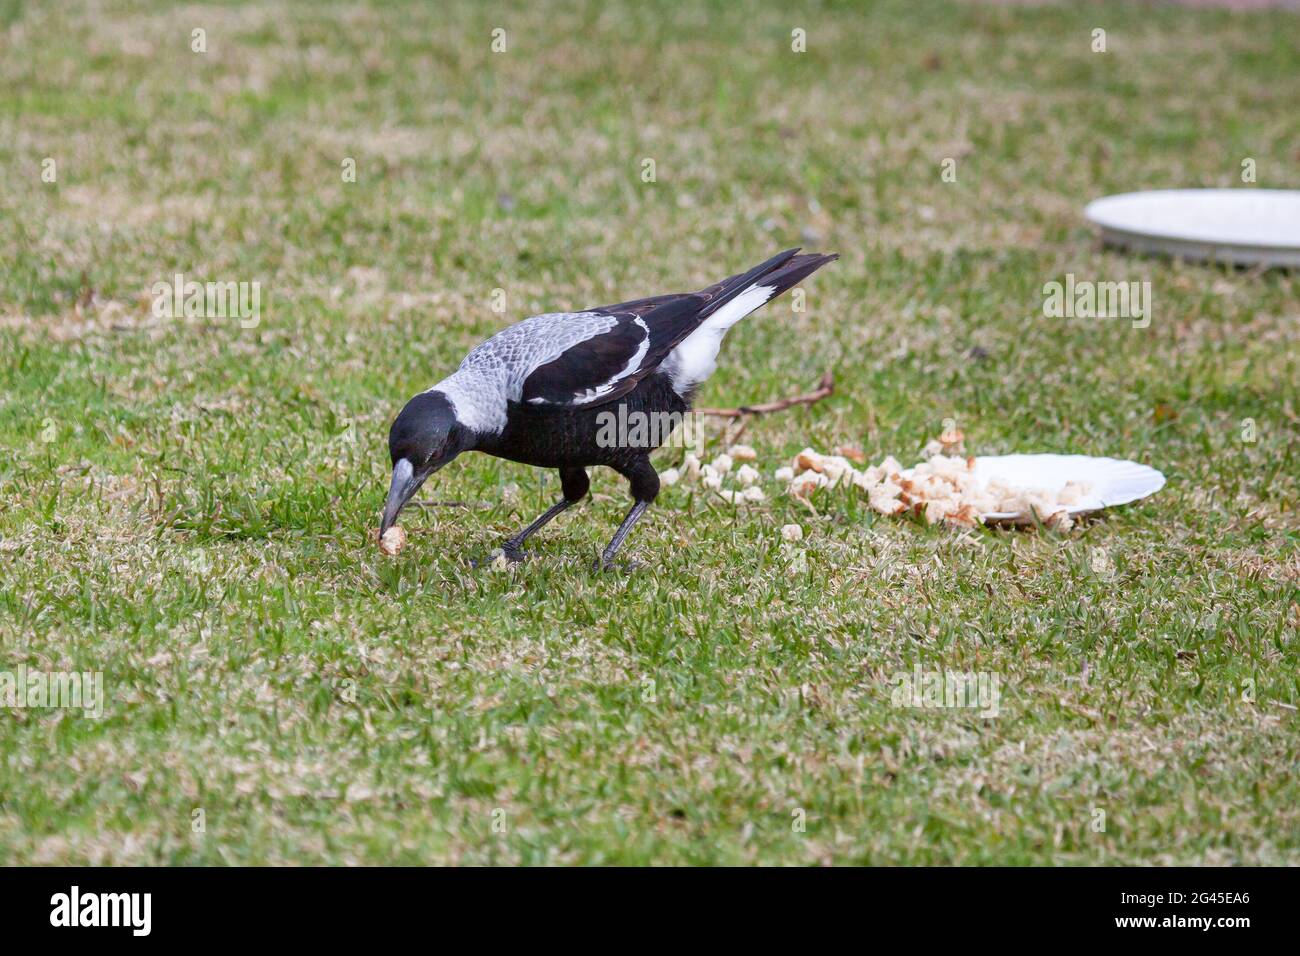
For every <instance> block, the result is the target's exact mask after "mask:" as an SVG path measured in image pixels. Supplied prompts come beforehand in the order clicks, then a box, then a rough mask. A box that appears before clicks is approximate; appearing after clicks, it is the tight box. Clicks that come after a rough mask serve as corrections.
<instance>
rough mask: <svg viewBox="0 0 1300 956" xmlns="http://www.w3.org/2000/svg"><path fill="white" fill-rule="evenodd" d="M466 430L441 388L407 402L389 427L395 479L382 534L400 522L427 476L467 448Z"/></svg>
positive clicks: (389, 492) (389, 496)
mask: <svg viewBox="0 0 1300 956" xmlns="http://www.w3.org/2000/svg"><path fill="white" fill-rule="evenodd" d="M464 431H465V430H464V429H463V428H462V427H461V425H460V423H459V422H458V421H457V420H456V410H455V408H454V407H453V406H452V404H451V402H449V401H448V400H447V398H446V396H444V395H442V394H440V393H438V392H421V393H420V394H419V395H417V396H415V398H413V399H411V400H410V401H409V402H407V403H406V406H405V407H404V408H403V409H402V410H401V412H399V413H398V415H397V418H395V419H394V420H393V427H392V428H390V429H389V430H388V454H389V457H390V458H392V460H393V480H392V483H391V484H390V485H389V486H388V500H387V501H386V502H385V503H384V517H383V520H382V521H381V522H380V524H379V534H380V536H382V535H383V533H384V532H385V531H387V530H388V529H389V528H391V527H392V526H393V524H394V523H396V521H397V516H398V515H399V514H400V513H401V511H402V509H403V508H404V507H406V503H407V502H408V501H410V500H411V496H412V495H414V494H415V493H416V491H418V490H419V488H420V486H421V485H422V484H424V481H425V479H426V478H428V477H429V476H430V475H432V474H433V473H434V472H435V471H437V470H438V469H439V468H441V467H442V466H443V465H445V464H447V462H449V461H451V460H452V459H453V458H455V457H456V456H457V455H459V454H460V453H461V451H463V450H464V445H463V441H464V437H465V436H464Z"/></svg>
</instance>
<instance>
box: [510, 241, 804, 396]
mask: <svg viewBox="0 0 1300 956" xmlns="http://www.w3.org/2000/svg"><path fill="white" fill-rule="evenodd" d="M798 251H799V250H798V249H787V250H786V251H785V252H782V253H778V254H777V255H775V256H773V257H772V258H771V259H768V260H767V261H766V262H764V263H762V264H761V265H758V266H755V267H754V268H753V269H750V270H749V271H748V272H745V273H742V274H740V275H734V276H731V277H730V278H728V279H723V280H722V281H721V282H717V283H714V284H713V285H711V286H709V287H708V288H707V289H702V290H701V291H699V292H684V293H677V294H674V295H657V296H652V297H650V298H648V299H633V300H631V301H629V302H620V303H618V304H617V305H609V306H605V307H603V308H599V309H591V310H589V311H588V312H585V313H582V315H584V316H591V317H593V318H597V319H598V318H605V319H606V320H607V321H608V322H609V325H608V327H606V328H604V329H602V330H600V331H598V332H595V333H594V334H592V335H590V336H585V337H583V338H582V339H581V340H579V341H576V342H573V344H571V345H569V346H567V347H566V348H564V349H562V350H557V351H556V352H555V354H554V355H553V356H552V357H551V358H549V359H548V360H547V361H545V362H542V363H540V364H538V365H537V366H536V367H534V368H533V369H532V370H531V371H529V372H528V374H527V376H526V377H525V379H524V381H523V388H522V400H523V401H525V402H527V403H529V404H530V405H533V406H542V407H546V406H550V407H556V408H573V407H576V406H581V405H592V404H600V403H603V402H610V401H613V400H615V399H617V398H620V397H621V396H623V395H626V394H627V393H628V392H630V391H632V389H634V388H636V386H637V385H638V384H639V383H640V381H641V380H642V379H643V378H645V377H646V376H647V375H649V374H650V373H651V372H653V371H655V370H656V369H657V368H659V366H660V365H661V364H662V363H663V362H664V360H665V359H666V358H668V357H669V355H671V354H673V352H674V350H675V349H676V348H677V347H678V346H679V345H681V344H682V342H683V341H685V340H686V339H688V338H689V337H690V336H691V334H692V333H694V332H696V331H697V330H699V329H700V328H701V327H702V326H705V325H706V324H707V323H710V322H711V323H712V324H716V325H718V326H720V328H721V329H722V330H723V331H725V329H726V328H728V327H730V326H731V325H732V324H733V323H735V322H736V321H737V320H738V319H740V318H743V317H744V316H745V315H748V314H749V313H750V312H752V311H754V310H755V309H757V308H758V307H759V306H761V305H763V303H765V302H767V301H768V299H770V298H771V297H772V296H773V295H777V294H779V293H780V292H782V291H784V290H785V289H786V288H789V286H790V285H793V284H794V283H795V282H797V281H798V280H799V279H800V278H802V277H803V275H805V274H807V272H811V271H812V269H813V268H816V266H811V267H810V268H807V269H806V270H805V269H804V268H802V266H803V265H804V263H803V262H802V260H804V259H809V260H811V259H821V258H822V257H817V256H797V255H796V253H798ZM796 263H797V264H798V265H799V266H800V267H801V268H799V269H798V270H797V276H796V275H795V271H796V270H792V269H791V268H790V267H791V266H792V265H793V264H796ZM818 264H820V262H819V263H818ZM783 267H784V268H783ZM787 272H789V273H790V277H789V280H790V281H788V282H787V281H785V280H786V278H787V276H786V273H787ZM760 282H761V283H763V284H762V285H760V284H759V283H760ZM719 339H720V335H719ZM715 351H716V350H715ZM679 364H680V363H679Z"/></svg>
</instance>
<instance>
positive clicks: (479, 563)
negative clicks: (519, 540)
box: [469, 541, 528, 568]
mask: <svg viewBox="0 0 1300 956" xmlns="http://www.w3.org/2000/svg"><path fill="white" fill-rule="evenodd" d="M527 556H528V552H527V551H525V550H524V549H523V548H521V547H519V546H518V545H515V544H511V543H510V542H509V541H507V542H506V543H505V544H503V545H502V546H501V547H499V548H495V549H493V551H492V552H491V553H489V554H488V555H487V556H486V557H483V558H473V559H471V560H470V562H469V566H470V567H471V568H490V567H492V565H494V564H496V563H497V562H498V561H505V563H507V564H518V563H519V562H521V561H523V560H524V558H526V557H527Z"/></svg>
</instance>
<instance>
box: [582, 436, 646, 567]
mask: <svg viewBox="0 0 1300 956" xmlns="http://www.w3.org/2000/svg"><path fill="white" fill-rule="evenodd" d="M617 470H618V472H619V474H621V475H623V476H625V477H626V478H627V479H628V481H629V482H630V483H631V486H632V498H633V499H634V500H635V502H636V503H635V504H633V505H632V508H631V510H630V511H628V513H627V517H625V518H624V519H623V523H622V524H621V525H619V526H618V530H617V531H615V532H614V537H612V538H610V539H609V544H607V545H606V546H605V550H604V552H602V553H601V556H600V558H599V559H597V561H596V570H597V571H604V570H607V569H608V568H609V567H610V565H611V564H612V563H613V561H614V555H616V554H617V553H618V549H619V548H621V547H622V546H623V539H624V538H626V537H627V533H628V532H629V531H631V530H632V526H633V525H634V524H636V523H637V521H639V520H640V518H641V516H642V515H643V514H645V510H646V509H647V508H649V507H650V503H651V502H652V501H654V500H655V497H656V496H657V495H658V494H659V473H658V472H657V471H655V469H654V465H652V464H650V458H649V457H648V456H647V457H644V458H638V459H637V460H636V461H635V462H633V463H632V464H631V465H629V466H627V467H626V468H618V469H617Z"/></svg>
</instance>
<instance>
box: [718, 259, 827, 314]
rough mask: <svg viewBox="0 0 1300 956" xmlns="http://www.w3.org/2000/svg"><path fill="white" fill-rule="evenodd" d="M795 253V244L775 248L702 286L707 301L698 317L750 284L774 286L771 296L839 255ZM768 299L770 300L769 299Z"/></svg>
mask: <svg viewBox="0 0 1300 956" xmlns="http://www.w3.org/2000/svg"><path fill="white" fill-rule="evenodd" d="M798 253H799V250H798V249H797V248H795V249H787V250H785V251H784V252H779V253H777V254H776V255H774V256H773V257H772V258H771V259H768V260H767V261H766V262H764V263H762V264H761V265H757V266H755V267H754V268H752V269H750V270H749V271H748V272H745V273H742V274H741V275H735V276H732V277H731V278H729V279H723V280H722V281H721V282H719V283H717V284H715V285H711V286H709V287H708V288H707V289H704V290H703V291H702V292H701V293H700V294H701V295H705V296H708V297H709V300H710V301H709V304H708V305H706V306H705V307H704V308H703V309H701V310H700V317H701V318H707V317H708V316H710V315H712V314H713V313H714V312H716V311H718V309H720V308H721V307H722V306H724V305H726V304H727V303H728V302H730V301H731V300H732V299H734V298H735V297H736V296H738V295H740V293H742V292H744V291H745V290H746V289H748V288H750V287H751V286H754V285H770V286H773V287H775V289H776V291H775V292H773V293H772V298H773V299H775V298H776V297H777V296H778V295H780V294H781V293H782V292H785V291H786V290H787V289H789V288H790V287H791V286H794V285H798V284H799V283H800V282H802V281H803V280H804V279H806V278H807V277H808V276H810V275H812V274H813V273H814V272H816V271H817V270H818V269H820V268H821V267H822V266H824V265H826V263H828V262H834V261H835V260H836V259H838V258H839V254H838V253H831V254H830V255H817V254H816V253H805V254H804V255H799V254H798ZM768 301H771V299H769V300H768Z"/></svg>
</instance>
